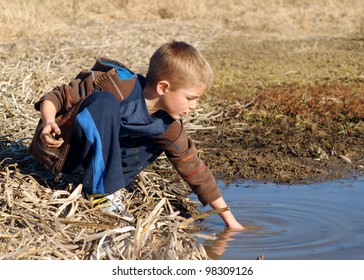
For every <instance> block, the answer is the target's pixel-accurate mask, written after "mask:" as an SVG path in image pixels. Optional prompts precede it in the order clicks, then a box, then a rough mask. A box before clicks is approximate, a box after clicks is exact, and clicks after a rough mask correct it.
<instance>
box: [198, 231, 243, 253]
mask: <svg viewBox="0 0 364 280" xmlns="http://www.w3.org/2000/svg"><path fill="white" fill-rule="evenodd" d="M239 232H240V231H236V230H229V229H225V230H224V231H222V232H221V233H219V234H218V235H217V236H216V237H217V238H216V239H215V240H214V241H213V242H212V244H211V245H209V246H205V249H206V253H207V255H208V256H209V257H210V258H212V259H219V257H220V256H222V255H223V254H224V253H225V250H226V248H227V247H228V244H229V241H231V240H232V237H233V236H234V235H236V234H238V233H239Z"/></svg>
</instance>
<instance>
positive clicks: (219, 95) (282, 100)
mask: <svg viewBox="0 0 364 280" xmlns="http://www.w3.org/2000/svg"><path fill="white" fill-rule="evenodd" d="M214 47H215V48H214V49H211V50H208V51H207V52H208V54H207V56H208V57H214V59H213V60H212V63H213V65H212V66H213V68H214V70H215V73H217V74H216V76H217V86H216V87H215V88H214V90H213V91H212V92H211V93H210V95H209V96H208V97H206V99H205V100H204V103H203V105H204V112H205V113H209V112H215V113H214V114H212V115H210V118H208V119H204V120H203V121H201V122H199V123H198V124H200V125H205V126H215V127H216V128H215V129H207V130H203V129H200V130H196V131H194V132H193V133H192V134H191V135H192V138H193V139H194V140H195V141H196V142H197V146H198V148H199V149H200V154H201V157H202V158H203V159H204V160H205V161H206V163H207V165H208V166H209V167H210V168H211V169H212V171H213V172H214V173H215V174H216V175H217V177H219V178H223V179H226V180H234V179H252V180H259V181H271V182H283V183H305V182H306V183H309V182H313V181H325V180H334V179H339V178H345V177H350V176H361V175H363V174H364V151H363V147H364V123H363V120H364V112H363V106H364V98H363V93H364V72H363V69H362V66H363V65H364V58H363V56H362V53H363V51H364V40H359V39H357V40H348V39H327V38H323V39H314V40H313V39H308V40H291V41H276V40H263V41H261V42H254V43H253V42H252V41H249V40H245V39H244V38H229V40H228V41H221V43H220V44H219V45H215V46H214ZM231 85H233V86H231ZM242 93H243V94H242ZM214 116H215V117H214ZM216 116H217V117H216Z"/></svg>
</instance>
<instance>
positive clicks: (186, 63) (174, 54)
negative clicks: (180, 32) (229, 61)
mask: <svg viewBox="0 0 364 280" xmlns="http://www.w3.org/2000/svg"><path fill="white" fill-rule="evenodd" d="M146 79H147V85H148V86H151V87H155V86H156V85H157V84H158V83H159V82H160V81H162V80H166V81H168V82H169V83H170V86H171V89H172V90H178V89H181V88H186V89H189V88H195V87H206V90H208V89H210V88H211V86H212V82H213V73H212V70H211V68H210V65H209V63H208V62H207V61H206V59H205V58H204V57H203V55H202V54H201V53H200V52H199V51H198V50H197V49H196V48H195V47H193V46H191V45H189V44H187V43H185V42H182V41H171V42H168V43H165V44H163V45H162V46H161V47H159V48H158V49H157V50H156V51H155V53H154V54H153V55H152V57H151V59H150V62H149V69H148V73H147V75H146Z"/></svg>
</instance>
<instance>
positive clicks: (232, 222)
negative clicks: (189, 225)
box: [210, 197, 246, 230]
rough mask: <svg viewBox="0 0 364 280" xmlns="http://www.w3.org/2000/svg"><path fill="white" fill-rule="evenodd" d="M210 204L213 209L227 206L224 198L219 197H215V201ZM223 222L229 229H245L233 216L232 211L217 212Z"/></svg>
mask: <svg viewBox="0 0 364 280" xmlns="http://www.w3.org/2000/svg"><path fill="white" fill-rule="evenodd" d="M210 206H211V207H212V208H213V209H221V208H224V207H228V206H227V204H226V202H225V200H224V198H223V197H220V198H218V199H216V200H215V201H213V202H211V203H210ZM219 215H220V217H221V218H222V220H223V221H224V223H225V224H226V227H227V228H229V229H237V230H246V228H245V227H244V226H242V225H241V224H240V223H239V222H238V221H237V220H236V219H235V217H234V215H233V213H232V212H231V211H230V210H229V211H225V212H222V213H220V214H219Z"/></svg>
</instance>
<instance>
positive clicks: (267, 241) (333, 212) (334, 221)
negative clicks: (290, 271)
mask: <svg viewBox="0 0 364 280" xmlns="http://www.w3.org/2000/svg"><path fill="white" fill-rule="evenodd" d="M222 192H223V194H224V197H225V199H226V200H227V201H228V203H229V206H230V208H231V209H232V211H233V212H234V214H235V216H236V217H237V218H238V219H239V221H240V222H241V223H242V224H243V225H244V226H247V227H248V228H249V230H247V231H238V232H236V231H230V230H227V229H224V230H222V229H223V228H224V226H223V225H222V224H221V221H220V220H219V219H218V217H216V216H214V215H213V216H210V217H208V218H206V220H204V221H203V226H204V227H205V228H206V230H205V231H203V233H204V234H209V235H214V236H215V237H216V238H215V239H214V240H205V241H204V242H203V244H204V246H205V248H206V251H207V253H208V254H209V256H210V257H211V258H214V259H256V258H257V257H258V256H259V255H265V257H266V259H364V204H363V202H362V201H363V199H364V178H356V179H355V178H353V179H350V180H349V179H348V180H341V181H334V182H326V183H320V184H310V185H296V186H292V185H277V184H263V183H258V182H241V183H236V184H234V185H230V186H222Z"/></svg>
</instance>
